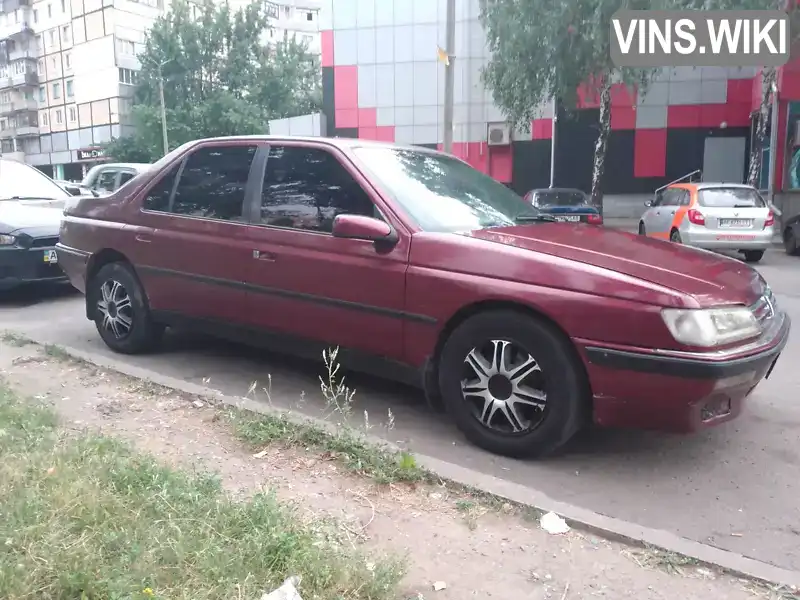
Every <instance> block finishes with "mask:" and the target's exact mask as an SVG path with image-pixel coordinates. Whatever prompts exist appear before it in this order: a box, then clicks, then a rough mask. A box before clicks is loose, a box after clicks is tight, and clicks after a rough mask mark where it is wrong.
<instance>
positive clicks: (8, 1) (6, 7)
mask: <svg viewBox="0 0 800 600" xmlns="http://www.w3.org/2000/svg"><path fill="white" fill-rule="evenodd" d="M32 4H33V0H0V12H2V13H10V12H14V11H15V10H17V9H18V8H23V7H26V6H27V7H30V6H31V5H32Z"/></svg>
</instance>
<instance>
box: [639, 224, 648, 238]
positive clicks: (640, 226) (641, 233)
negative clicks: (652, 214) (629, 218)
mask: <svg viewBox="0 0 800 600" xmlns="http://www.w3.org/2000/svg"><path fill="white" fill-rule="evenodd" d="M639 235H647V231H646V230H645V228H644V223H639Z"/></svg>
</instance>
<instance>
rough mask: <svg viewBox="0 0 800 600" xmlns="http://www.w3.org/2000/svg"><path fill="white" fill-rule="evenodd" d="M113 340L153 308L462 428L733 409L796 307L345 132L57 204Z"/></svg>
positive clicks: (571, 426)
mask: <svg viewBox="0 0 800 600" xmlns="http://www.w3.org/2000/svg"><path fill="white" fill-rule="evenodd" d="M58 255H59V259H60V260H61V264H62V265H63V267H64V269H65V270H66V272H67V273H68V275H69V277H70V280H71V281H72V283H73V285H74V286H75V287H77V288H78V289H79V290H81V291H83V292H85V294H86V316H87V317H88V318H89V319H91V320H93V321H94V322H95V324H96V326H97V330H98V332H99V334H100V336H101V337H102V338H103V340H104V341H105V343H106V344H107V345H108V346H109V347H110V348H112V349H113V350H115V351H117V352H123V353H138V352H145V351H147V350H151V349H152V348H154V347H155V345H156V343H157V342H158V341H159V339H160V337H161V335H162V333H163V331H164V328H165V327H167V326H191V327H193V328H195V329H196V330H202V331H206V332H212V333H215V334H218V335H220V336H226V337H229V338H231V339H236V340H242V341H248V342H251V343H254V344H265V345H268V346H271V347H275V348H278V349H281V350H283V351H292V352H294V351H297V352H299V353H304V352H308V353H309V355H310V356H316V357H318V358H319V356H320V351H321V350H322V349H323V348H325V347H326V346H339V347H341V348H342V349H343V350H342V353H341V354H340V356H341V357H342V358H343V363H344V366H351V367H355V368H357V369H362V370H368V371H371V372H373V373H379V374H386V375H388V374H391V375H392V376H393V377H397V378H399V379H403V380H404V381H408V382H416V383H418V384H420V385H421V387H422V388H423V389H424V390H425V391H426V395H427V397H428V398H429V400H430V401H431V402H432V403H437V402H443V404H444V406H446V408H447V409H448V410H449V412H450V414H451V415H452V417H453V419H454V420H455V422H456V423H457V424H458V426H459V427H460V428H461V430H462V431H463V432H464V433H465V434H466V435H467V436H468V437H469V439H471V440H472V441H474V442H475V443H476V444H478V445H480V446H482V447H484V448H487V449H489V450H491V451H492V452H497V453H501V454H506V455H511V456H535V455H542V454H545V453H547V452H550V451H552V450H554V449H556V448H557V447H559V446H561V445H562V444H564V443H565V442H567V440H569V439H570V438H571V437H572V436H573V435H574V434H575V433H576V432H577V431H578V430H579V429H581V428H582V427H583V426H585V425H586V424H587V423H589V421H590V420H591V419H594V421H595V422H597V423H599V424H601V425H609V426H611V425H615V426H636V427H645V428H655V429H661V430H670V431H692V430H697V429H701V428H704V427H707V426H710V425H715V424H717V423H720V422H722V421H726V420H729V419H731V418H733V417H735V416H736V415H738V414H739V412H740V410H741V407H742V403H743V401H744V399H745V398H746V397H747V396H748V394H750V392H751V391H752V390H753V388H754V387H755V386H756V384H757V383H758V382H759V381H761V380H762V379H763V378H764V377H765V376H768V375H769V371H770V370H771V369H772V367H773V366H774V364H775V362H776V360H777V357H778V355H779V353H780V352H781V350H782V348H783V347H784V344H785V343H786V340H787V337H788V335H789V328H790V322H789V318H788V317H787V316H786V314H784V312H782V311H781V310H779V309H778V308H777V307H776V305H775V299H774V296H773V295H772V293H771V292H770V290H769V287H768V286H767V284H766V282H765V281H764V280H763V279H762V278H761V276H760V275H759V274H758V273H757V272H756V271H755V270H753V269H752V268H750V267H749V266H747V265H745V264H742V263H740V262H739V261H736V260H733V259H731V258H727V257H724V256H718V255H715V254H711V253H709V252H704V251H701V250H696V249H693V248H688V247H685V246H681V245H677V244H664V243H663V242H661V241H657V240H649V239H645V238H641V237H639V236H636V235H634V234H630V233H626V232H622V231H616V230H610V229H605V228H602V227H587V226H585V225H580V224H573V223H558V222H554V221H553V220H552V218H551V217H549V216H546V215H543V214H542V213H541V211H539V210H538V209H537V208H535V207H534V206H532V205H531V204H530V203H527V202H525V201H523V199H522V198H521V197H520V196H518V195H517V194H515V193H514V192H513V191H511V190H509V189H507V188H506V187H505V186H503V185H502V184H500V183H498V182H496V181H495V180H493V179H492V178H491V177H489V176H487V175H484V174H482V173H480V172H478V171H476V170H474V169H472V168H471V167H470V166H468V165H467V164H466V163H464V162H462V161H461V160H459V159H457V158H454V157H452V156H449V155H446V154H442V153H438V152H436V151H433V150H427V149H424V148H418V147H401V146H394V145H391V144H381V143H377V142H366V141H363V140H347V139H324V138H292V137H286V138H284V137H261V136H257V137H241V138H222V139H207V140H200V141H196V142H191V143H188V144H185V145H183V146H181V147H180V148H178V149H176V150H174V151H172V152H171V153H170V154H168V155H167V156H165V157H164V158H162V159H161V160H159V161H158V163H157V164H156V165H155V166H154V168H153V169H152V170H151V171H149V172H148V173H146V174H142V175H139V176H138V177H137V179H136V180H134V181H131V182H130V183H129V184H128V185H127V186H125V187H124V188H123V189H121V190H120V191H118V192H117V193H115V194H114V195H112V196H110V197H106V198H98V199H93V198H84V199H81V200H80V201H79V202H78V203H77V204H76V205H75V206H74V207H70V208H68V209H67V211H66V213H65V218H64V222H63V226H62V229H61V240H60V242H59V245H58Z"/></svg>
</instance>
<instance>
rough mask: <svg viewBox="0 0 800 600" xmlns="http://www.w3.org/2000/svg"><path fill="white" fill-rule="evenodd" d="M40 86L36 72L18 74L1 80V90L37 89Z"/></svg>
mask: <svg viewBox="0 0 800 600" xmlns="http://www.w3.org/2000/svg"><path fill="white" fill-rule="evenodd" d="M38 85H39V75H37V74H36V71H28V72H26V73H16V74H13V75H9V76H8V77H5V78H3V79H0V89H8V88H11V89H15V88H25V87H36V86H38Z"/></svg>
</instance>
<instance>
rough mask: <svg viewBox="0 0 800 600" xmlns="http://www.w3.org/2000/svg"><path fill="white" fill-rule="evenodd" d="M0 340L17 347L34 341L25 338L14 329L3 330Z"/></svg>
mask: <svg viewBox="0 0 800 600" xmlns="http://www.w3.org/2000/svg"><path fill="white" fill-rule="evenodd" d="M0 341H3V342H4V343H6V344H8V345H9V346H17V347H19V348H21V347H23V346H29V345H30V344H34V343H35V342H34V341H32V340H30V339H28V338H26V337H25V336H24V335H22V334H20V333H16V332H14V331H4V332H3V333H2V334H0Z"/></svg>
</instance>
